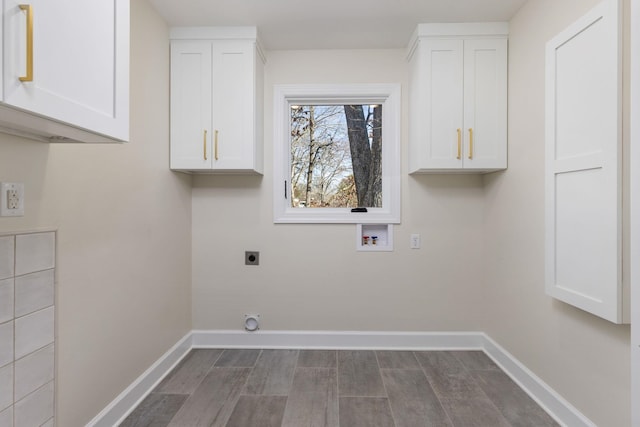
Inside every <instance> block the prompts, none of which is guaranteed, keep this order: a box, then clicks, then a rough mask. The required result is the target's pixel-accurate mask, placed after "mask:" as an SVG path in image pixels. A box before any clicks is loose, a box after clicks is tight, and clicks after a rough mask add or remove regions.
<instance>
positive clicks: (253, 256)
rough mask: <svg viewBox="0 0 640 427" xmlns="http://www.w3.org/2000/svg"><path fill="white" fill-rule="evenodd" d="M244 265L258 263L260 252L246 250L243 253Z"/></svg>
mask: <svg viewBox="0 0 640 427" xmlns="http://www.w3.org/2000/svg"><path fill="white" fill-rule="evenodd" d="M244 265H260V252H258V251H246V252H245V253H244Z"/></svg>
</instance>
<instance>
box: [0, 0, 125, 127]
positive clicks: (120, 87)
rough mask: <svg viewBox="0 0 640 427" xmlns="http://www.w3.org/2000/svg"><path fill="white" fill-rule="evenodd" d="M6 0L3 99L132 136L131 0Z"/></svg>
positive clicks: (53, 116) (62, 118)
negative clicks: (24, 5)
mask: <svg viewBox="0 0 640 427" xmlns="http://www.w3.org/2000/svg"><path fill="white" fill-rule="evenodd" d="M22 3H26V2H23V1H17V0H5V1H4V22H3V23H4V32H3V36H4V40H3V44H4V46H3V47H4V55H3V56H4V64H3V74H4V75H3V78H4V79H3V98H2V100H3V102H4V103H6V104H9V105H12V106H15V107H18V108H20V109H24V110H28V111H31V112H34V113H37V114H39V115H43V116H46V117H50V118H53V119H55V120H59V121H62V122H66V123H69V124H72V125H75V126H77V127H80V128H84V129H88V130H92V131H94V132H96V133H101V134H104V135H109V136H112V137H114V138H116V139H120V140H127V139H128V138H129V80H128V76H129V4H128V0H108V1H96V0H91V1H86V0H70V1H62V2H61V1H43V0H32V1H31V2H29V5H30V6H31V8H32V9H31V10H32V17H33V18H32V19H33V33H32V34H33V56H32V57H33V80H32V81H20V77H21V76H26V74H27V46H26V40H27V18H28V16H27V15H28V14H27V11H25V10H22V9H21V8H20V7H19V5H20V4H22Z"/></svg>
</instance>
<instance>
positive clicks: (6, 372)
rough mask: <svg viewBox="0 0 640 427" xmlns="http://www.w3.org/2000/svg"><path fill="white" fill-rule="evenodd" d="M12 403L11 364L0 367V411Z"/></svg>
mask: <svg viewBox="0 0 640 427" xmlns="http://www.w3.org/2000/svg"><path fill="white" fill-rule="evenodd" d="M11 404H13V364H9V365H7V366H5V367H3V368H0V411H2V410H4V409H6V408H8V407H9V406H11Z"/></svg>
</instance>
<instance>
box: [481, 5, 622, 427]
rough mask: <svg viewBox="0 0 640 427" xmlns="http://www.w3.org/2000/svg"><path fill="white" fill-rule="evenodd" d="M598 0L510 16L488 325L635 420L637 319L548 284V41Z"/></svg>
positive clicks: (524, 355) (528, 361)
mask: <svg viewBox="0 0 640 427" xmlns="http://www.w3.org/2000/svg"><path fill="white" fill-rule="evenodd" d="M596 3H597V0H589V1H586V0H563V1H557V0H535V1H529V2H528V3H527V4H526V5H525V6H524V7H523V8H522V9H521V10H520V11H519V13H518V14H517V15H516V16H515V17H514V18H513V20H512V22H511V34H510V40H509V61H510V65H509V169H508V170H507V171H506V172H504V173H499V174H493V175H490V176H487V177H486V178H485V184H486V200H485V206H486V211H485V221H486V222H485V224H486V225H485V238H484V241H485V250H484V253H485V262H484V266H485V286H486V289H487V295H486V298H485V299H484V301H485V304H486V306H485V312H486V315H487V322H486V323H485V329H486V332H487V333H488V334H489V335H490V336H491V337H492V338H494V339H495V340H496V341H497V342H498V343H500V344H501V345H502V346H503V347H505V348H506V349H507V350H508V351H509V352H511V353H512V354H513V355H514V356H515V357H516V358H518V359H519V360H520V361H522V362H523V363H524V364H525V365H526V366H527V367H528V368H530V369H531V370H532V371H533V372H534V373H535V374H537V375H538V376H540V377H541V378H542V379H543V380H544V381H545V382H547V383H548V384H549V385H550V386H551V387H553V388H554V389H555V390H556V391H557V392H559V393H560V394H561V395H562V396H563V397H565V398H566V399H567V400H568V401H569V402H571V403H572V404H573V405H574V406H576V407H577V408H578V409H579V410H580V411H582V412H583V413H584V414H585V415H586V416H588V417H589V418H590V419H591V420H592V421H593V422H595V423H596V424H597V425H601V426H628V425H630V397H629V396H630V395H629V389H630V371H629V366H630V356H629V354H630V345H629V327H628V326H616V325H614V324H611V323H609V322H607V321H604V320H601V319H599V318H597V317H595V316H592V315H590V314H587V313H585V312H582V311H580V310H578V309H575V308H573V307H571V306H569V305H566V304H564V303H561V302H558V301H555V300H553V299H551V298H549V297H548V296H546V295H545V293H544V49H545V43H546V41H547V40H548V39H550V38H551V37H553V36H554V35H555V34H557V33H558V32H560V31H561V30H562V29H564V28H565V27H566V26H567V25H569V24H570V23H571V22H573V21H575V20H576V19H577V18H579V17H580V16H582V15H583V14H584V13H585V12H587V11H588V10H589V9H590V8H591V7H593V6H594V5H595V4H596ZM576 267H577V268H579V266H576Z"/></svg>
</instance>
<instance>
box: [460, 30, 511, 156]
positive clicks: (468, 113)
mask: <svg viewBox="0 0 640 427" xmlns="http://www.w3.org/2000/svg"><path fill="white" fill-rule="evenodd" d="M463 133H464V144H463V147H464V149H463V163H464V168H465V169H504V168H506V167H507V40H505V39H477V40H473V39H470V40H465V42H464V132H463Z"/></svg>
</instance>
